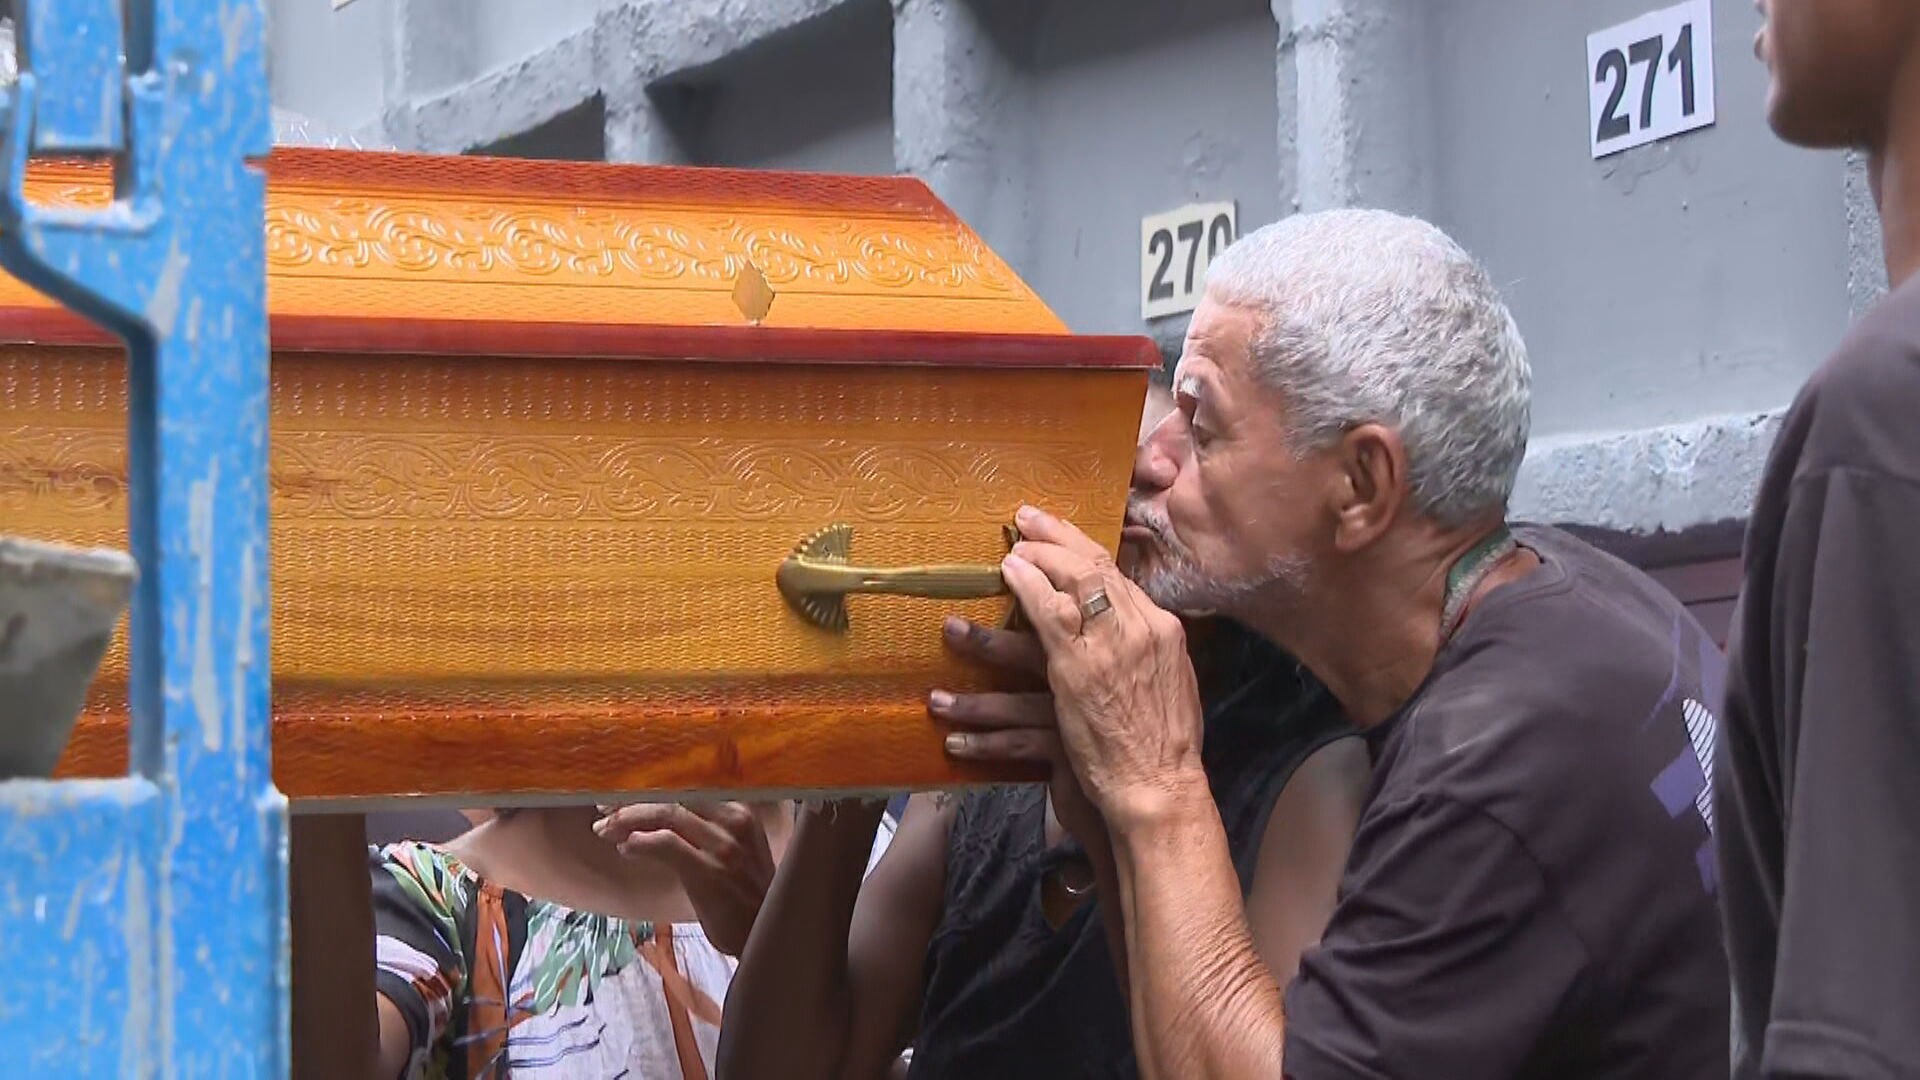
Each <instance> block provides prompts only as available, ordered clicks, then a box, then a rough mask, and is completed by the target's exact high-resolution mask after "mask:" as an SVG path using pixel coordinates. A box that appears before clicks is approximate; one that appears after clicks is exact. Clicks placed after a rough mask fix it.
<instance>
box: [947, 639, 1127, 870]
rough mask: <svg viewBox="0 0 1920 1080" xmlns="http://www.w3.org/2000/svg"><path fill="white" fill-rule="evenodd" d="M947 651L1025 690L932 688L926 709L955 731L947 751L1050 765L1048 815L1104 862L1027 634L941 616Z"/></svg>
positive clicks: (1096, 820) (1101, 837)
mask: <svg viewBox="0 0 1920 1080" xmlns="http://www.w3.org/2000/svg"><path fill="white" fill-rule="evenodd" d="M941 633H942V636H943V637H944V638H945V639H946V643H947V647H948V648H949V649H952V650H953V651H954V652H955V653H957V654H959V655H961V656H963V657H966V658H967V659H969V660H973V661H976V662H978V663H981V664H986V665H988V666H990V667H996V668H1000V669H1002V670H1004V671H1007V672H1011V673H1013V674H1014V675H1016V676H1021V677H1024V680H1025V681H1027V682H1028V683H1029V684H1030V685H1031V686H1032V687H1033V689H1031V690H1027V691H1019V692H1008V693H984V694H954V693H949V692H948V691H945V690H936V691H934V692H933V693H932V694H931V695H930V696H929V697H928V699H927V709H928V711H929V712H931V713H932V714H933V715H934V717H935V718H937V719H940V720H944V721H946V722H947V723H949V724H951V725H953V727H954V728H955V729H957V730H955V731H953V732H952V733H951V734H949V735H948V736H947V752H948V753H950V754H952V755H953V756H954V757H957V758H964V759H966V760H969V761H1020V762H1044V763H1046V764H1047V765H1049V766H1050V767H1051V768H1052V774H1051V776H1050V777H1049V779H1048V781H1047V799H1048V802H1050V803H1051V804H1052V806H1053V815H1054V818H1055V819H1056V820H1058V821H1059V823H1060V827H1061V828H1063V829H1065V830H1066V831H1067V832H1068V833H1069V834H1071V835H1072V836H1073V838H1074V839H1075V840H1078V841H1080V846H1081V847H1083V848H1085V849H1086V850H1087V854H1088V857H1089V858H1092V859H1096V860H1097V859H1100V858H1102V857H1107V856H1108V852H1109V848H1108V843H1107V826H1106V823H1105V822H1103V821H1101V820H1100V812H1099V811H1098V810H1095V809H1094V807H1093V803H1092V802H1091V801H1090V800H1088V798H1087V794H1086V792H1085V791H1083V790H1082V789H1081V787H1080V780H1079V778H1078V777H1076V776H1075V775H1074V774H1073V768H1072V766H1071V765H1069V764H1068V763H1067V759H1066V755H1065V752H1064V750H1063V748H1062V746H1061V744H1060V731H1059V722H1058V721H1057V720H1056V719H1055V717H1054V711H1053V694H1052V692H1051V691H1049V690H1048V689H1047V688H1046V686H1047V654H1046V651H1045V650H1044V649H1042V648H1041V647H1040V639H1038V638H1036V637H1034V636H1033V635H1032V634H1026V633H1018V632H1015V631H1012V630H999V629H994V628H991V627H986V626H982V625H980V624H979V623H974V622H968V621H967V620H965V619H961V618H954V617H949V618H948V619H947V621H946V624H945V625H944V626H943V627H942V628H941Z"/></svg>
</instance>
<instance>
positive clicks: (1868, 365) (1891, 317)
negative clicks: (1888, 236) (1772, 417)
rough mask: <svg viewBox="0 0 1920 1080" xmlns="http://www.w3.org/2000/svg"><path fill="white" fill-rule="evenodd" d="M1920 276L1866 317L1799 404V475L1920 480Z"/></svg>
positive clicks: (1792, 426) (1793, 438)
mask: <svg viewBox="0 0 1920 1080" xmlns="http://www.w3.org/2000/svg"><path fill="white" fill-rule="evenodd" d="M1916 416H1920V278H1916V279H1915V280H1914V281H1911V282H1908V283H1907V284H1905V285H1903V286H1901V287H1900V288H1899V289H1897V290H1895V291H1894V292H1892V293H1890V294H1888V296H1887V297H1886V298H1885V299H1883V300H1881V301H1880V303H1878V304H1877V305H1875V306H1874V308H1873V309H1872V310H1871V311H1869V312H1867V314H1865V315H1864V316H1862V317H1861V319H1860V321H1859V322H1858V323H1856V324H1855V325H1854V326H1853V327H1852V328H1851V329H1850V330H1849V331H1848V332H1847V335H1846V337H1845V338H1844V339H1842V341H1841V343H1840V345H1839V347H1838V348H1836V349H1835V350H1834V353H1833V355H1832V356H1830V357H1828V358H1827V360H1826V362H1825V363H1823V364H1821V365H1820V368H1819V369H1818V370H1817V371H1815V372H1814V374H1813V376H1812V377H1811V378H1809V379H1808V380H1807V385H1806V386H1805V387H1803V388H1802V389H1801V391H1800V394H1799V397H1798V398H1797V399H1796V400H1795V401H1794V405H1793V408H1792V410H1791V411H1790V413H1789V416H1788V420H1787V427H1788V433H1787V434H1786V435H1785V436H1783V439H1782V441H1783V442H1786V443H1795V444H1798V446H1799V453H1798V454H1797V455H1796V456H1797V460H1796V461H1795V474H1796V476H1804V475H1808V474H1811V473H1819V472H1824V471H1827V470H1830V469H1834V468H1855V469H1868V470H1873V471H1877V472H1883V473H1888V474H1891V475H1894V476H1898V477H1901V478H1904V479H1906V480H1920V427H1917V426H1916V421H1915V417H1916Z"/></svg>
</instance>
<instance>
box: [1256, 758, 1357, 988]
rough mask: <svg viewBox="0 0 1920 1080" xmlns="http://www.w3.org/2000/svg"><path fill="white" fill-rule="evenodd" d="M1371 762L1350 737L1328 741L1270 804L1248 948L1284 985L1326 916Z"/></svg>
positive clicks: (1322, 927) (1337, 888)
mask: <svg viewBox="0 0 1920 1080" xmlns="http://www.w3.org/2000/svg"><path fill="white" fill-rule="evenodd" d="M1371 771H1372V767H1371V765H1370V763H1369V762H1368V759H1367V748H1366V744H1365V743H1363V742H1361V741H1360V740H1359V739H1357V738H1344V739H1340V740H1338V741H1335V742H1331V743H1328V744H1327V745H1325V746H1322V747H1321V748H1320V749H1318V750H1315V751H1314V752H1313V754H1312V755H1311V756H1310V757H1308V758H1307V759H1306V760H1305V761H1302V762H1301V763H1300V765H1299V767H1298V768H1296V769H1294V771H1293V776H1292V777H1290V778H1289V779H1288V780H1287V784H1286V787H1284V788H1283V789H1281V792H1280V797H1279V798H1278V799H1276V800H1275V801H1274V804H1273V814H1272V816H1270V817H1269V818H1268V819H1267V829H1266V834H1265V835H1264V836H1263V837H1262V838H1261V841H1260V858H1259V862H1258V863H1256V864H1255V866H1254V871H1253V889H1252V891H1251V893H1250V895H1249V897H1248V900H1247V919H1248V922H1249V923H1250V924H1251V925H1250V930H1251V931H1252V933H1253V945H1254V948H1255V949H1256V950H1257V951H1258V952H1259V953H1260V958H1261V959H1262V960H1265V961H1266V963H1267V969H1268V970H1269V971H1271V972H1272V973H1273V981H1274V984H1275V985H1277V986H1280V987H1285V986H1286V985H1287V984H1288V983H1290V982H1292V981H1293V976H1294V974H1295V973H1296V972H1298V971H1299V970H1300V954H1301V953H1303V952H1305V951H1306V950H1307V949H1309V948H1311V947H1312V946H1313V945H1314V943H1315V942H1317V941H1319V940H1320V935H1321V934H1322V933H1323V932H1325V930H1326V928H1327V920H1328V919H1330V918H1332V917H1333V908H1334V903H1335V902H1336V900H1337V899H1338V896H1339V892H1340V878H1341V875H1342V874H1343V873H1344V872H1345V870H1346V866H1347V853H1348V852H1349V851H1351V850H1352V848H1353V833H1354V830H1355V829H1356V828H1358V826H1359V824H1360V811H1361V809H1362V808H1363V807H1364V806H1365V805H1366V798H1367V778H1368V775H1369V773H1370V772H1371Z"/></svg>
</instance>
